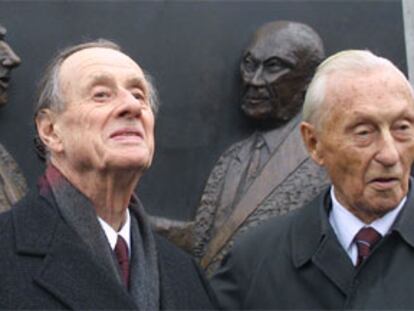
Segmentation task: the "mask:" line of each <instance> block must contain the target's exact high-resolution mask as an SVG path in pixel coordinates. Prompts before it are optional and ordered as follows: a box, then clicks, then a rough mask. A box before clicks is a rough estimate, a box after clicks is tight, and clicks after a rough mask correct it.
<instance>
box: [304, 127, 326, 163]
mask: <svg viewBox="0 0 414 311" xmlns="http://www.w3.org/2000/svg"><path fill="white" fill-rule="evenodd" d="M300 133H301V134H302V140H303V143H304V144H305V147H306V149H307V150H308V153H309V155H310V157H311V158H312V160H313V161H314V162H316V163H317V164H318V165H320V166H323V165H324V158H323V152H322V150H321V141H320V138H319V137H318V133H317V130H316V129H315V127H314V126H313V125H312V124H310V123H308V122H302V123H301V124H300Z"/></svg>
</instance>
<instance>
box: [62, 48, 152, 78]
mask: <svg viewBox="0 0 414 311" xmlns="http://www.w3.org/2000/svg"><path fill="white" fill-rule="evenodd" d="M119 73H121V74H122V75H123V76H126V77H130V78H131V79H132V78H134V79H142V80H144V73H143V71H142V69H141V67H140V66H139V65H138V64H137V63H136V62H135V61H134V60H132V59H131V58H130V57H129V56H127V55H126V54H124V53H122V52H120V51H117V50H114V49H111V48H102V47H94V48H87V49H83V50H80V51H78V52H75V53H74V54H72V55H70V56H69V57H68V58H66V59H65V60H64V61H63V63H62V65H61V67H60V72H59V77H60V82H61V83H62V84H66V83H68V82H70V81H72V83H73V81H76V82H78V81H82V80H84V79H88V78H91V77H93V76H99V75H101V74H106V75H111V74H112V75H117V74H119Z"/></svg>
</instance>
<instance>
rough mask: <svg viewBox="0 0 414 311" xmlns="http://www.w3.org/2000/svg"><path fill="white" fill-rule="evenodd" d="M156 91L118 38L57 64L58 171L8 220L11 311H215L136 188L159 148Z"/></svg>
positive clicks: (51, 124)
mask: <svg viewBox="0 0 414 311" xmlns="http://www.w3.org/2000/svg"><path fill="white" fill-rule="evenodd" d="M156 109H157V103H156V100H155V90H154V88H153V86H152V84H151V83H150V81H149V78H148V76H147V75H146V74H144V72H143V70H142V69H141V68H140V66H139V65H138V64H137V63H135V62H134V61H133V60H132V59H131V58H130V57H128V56H127V55H126V54H124V53H122V52H121V51H120V49H119V47H118V46H117V45H115V44H113V43H111V42H108V41H102V40H101V41H96V42H90V43H86V44H82V45H78V46H74V47H71V48H69V49H67V50H65V51H63V52H62V53H60V54H59V55H58V56H57V57H56V58H55V60H54V61H53V62H52V63H51V65H50V67H49V69H48V71H47V73H46V75H45V78H44V80H43V82H42V84H41V89H40V96H39V100H38V103H37V106H36V108H35V121H36V128H37V133H38V136H39V139H40V141H41V143H42V144H43V145H44V147H45V150H46V152H47V156H46V157H47V164H48V166H47V169H46V172H45V174H44V176H43V177H42V178H41V180H40V181H39V190H38V192H36V193H33V194H30V195H29V196H28V197H26V198H25V199H23V201H20V202H19V203H18V204H17V206H16V207H15V208H13V209H12V210H11V211H10V212H7V213H5V214H3V215H1V217H0V230H1V233H0V249H1V252H0V280H1V281H0V308H1V309H61V308H69V309H134V310H163V309H212V308H214V304H213V303H214V298H213V296H212V295H211V291H210V290H209V287H208V285H207V283H206V282H205V280H204V278H203V275H202V274H201V273H200V270H199V269H198V267H197V265H196V264H195V263H194V261H193V260H192V259H191V258H190V257H189V256H187V255H186V254H184V253H183V252H182V251H180V250H178V249H177V248H176V247H174V246H173V245H171V244H169V242H167V241H166V240H163V239H162V238H160V237H159V236H157V235H155V234H153V232H152V230H151V228H150V226H149V224H148V222H147V220H146V215H145V211H144V210H143V207H142V206H141V204H140V202H139V200H138V198H137V197H135V196H134V192H133V191H134V189H135V187H136V185H137V183H138V181H139V179H140V178H141V176H142V174H143V173H144V172H145V170H146V169H147V168H148V167H149V166H150V164H151V161H152V158H153V153H154V114H155V112H156Z"/></svg>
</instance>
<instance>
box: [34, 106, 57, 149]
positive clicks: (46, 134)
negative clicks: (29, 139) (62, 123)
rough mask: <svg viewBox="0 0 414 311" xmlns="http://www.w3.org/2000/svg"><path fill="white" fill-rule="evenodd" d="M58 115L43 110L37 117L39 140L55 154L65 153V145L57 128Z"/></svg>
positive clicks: (48, 110)
mask: <svg viewBox="0 0 414 311" xmlns="http://www.w3.org/2000/svg"><path fill="white" fill-rule="evenodd" d="M55 120H56V113H55V112H53V111H52V110H50V109H42V110H40V111H39V112H38V113H37V115H36V119H35V122H36V128H37V132H38V134H39V138H40V139H41V140H42V142H43V143H44V144H45V145H46V147H47V149H48V150H50V151H51V152H54V153H59V152H62V151H63V143H62V140H61V139H60V135H59V133H58V131H57V127H56V123H55Z"/></svg>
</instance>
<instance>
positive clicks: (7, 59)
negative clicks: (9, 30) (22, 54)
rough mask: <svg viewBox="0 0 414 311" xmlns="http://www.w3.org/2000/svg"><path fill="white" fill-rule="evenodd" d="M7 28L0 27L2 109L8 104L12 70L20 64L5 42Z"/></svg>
mask: <svg viewBox="0 0 414 311" xmlns="http://www.w3.org/2000/svg"><path fill="white" fill-rule="evenodd" d="M5 36H6V28H4V27H3V26H1V25H0V107H1V106H4V105H5V104H6V103H7V89H8V87H9V83H10V73H11V71H12V69H13V68H14V67H16V66H18V65H19V64H20V58H19V57H18V56H17V55H16V53H14V51H13V50H12V48H11V47H10V46H9V45H8V44H7V43H6V42H5V41H4V39H5Z"/></svg>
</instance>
